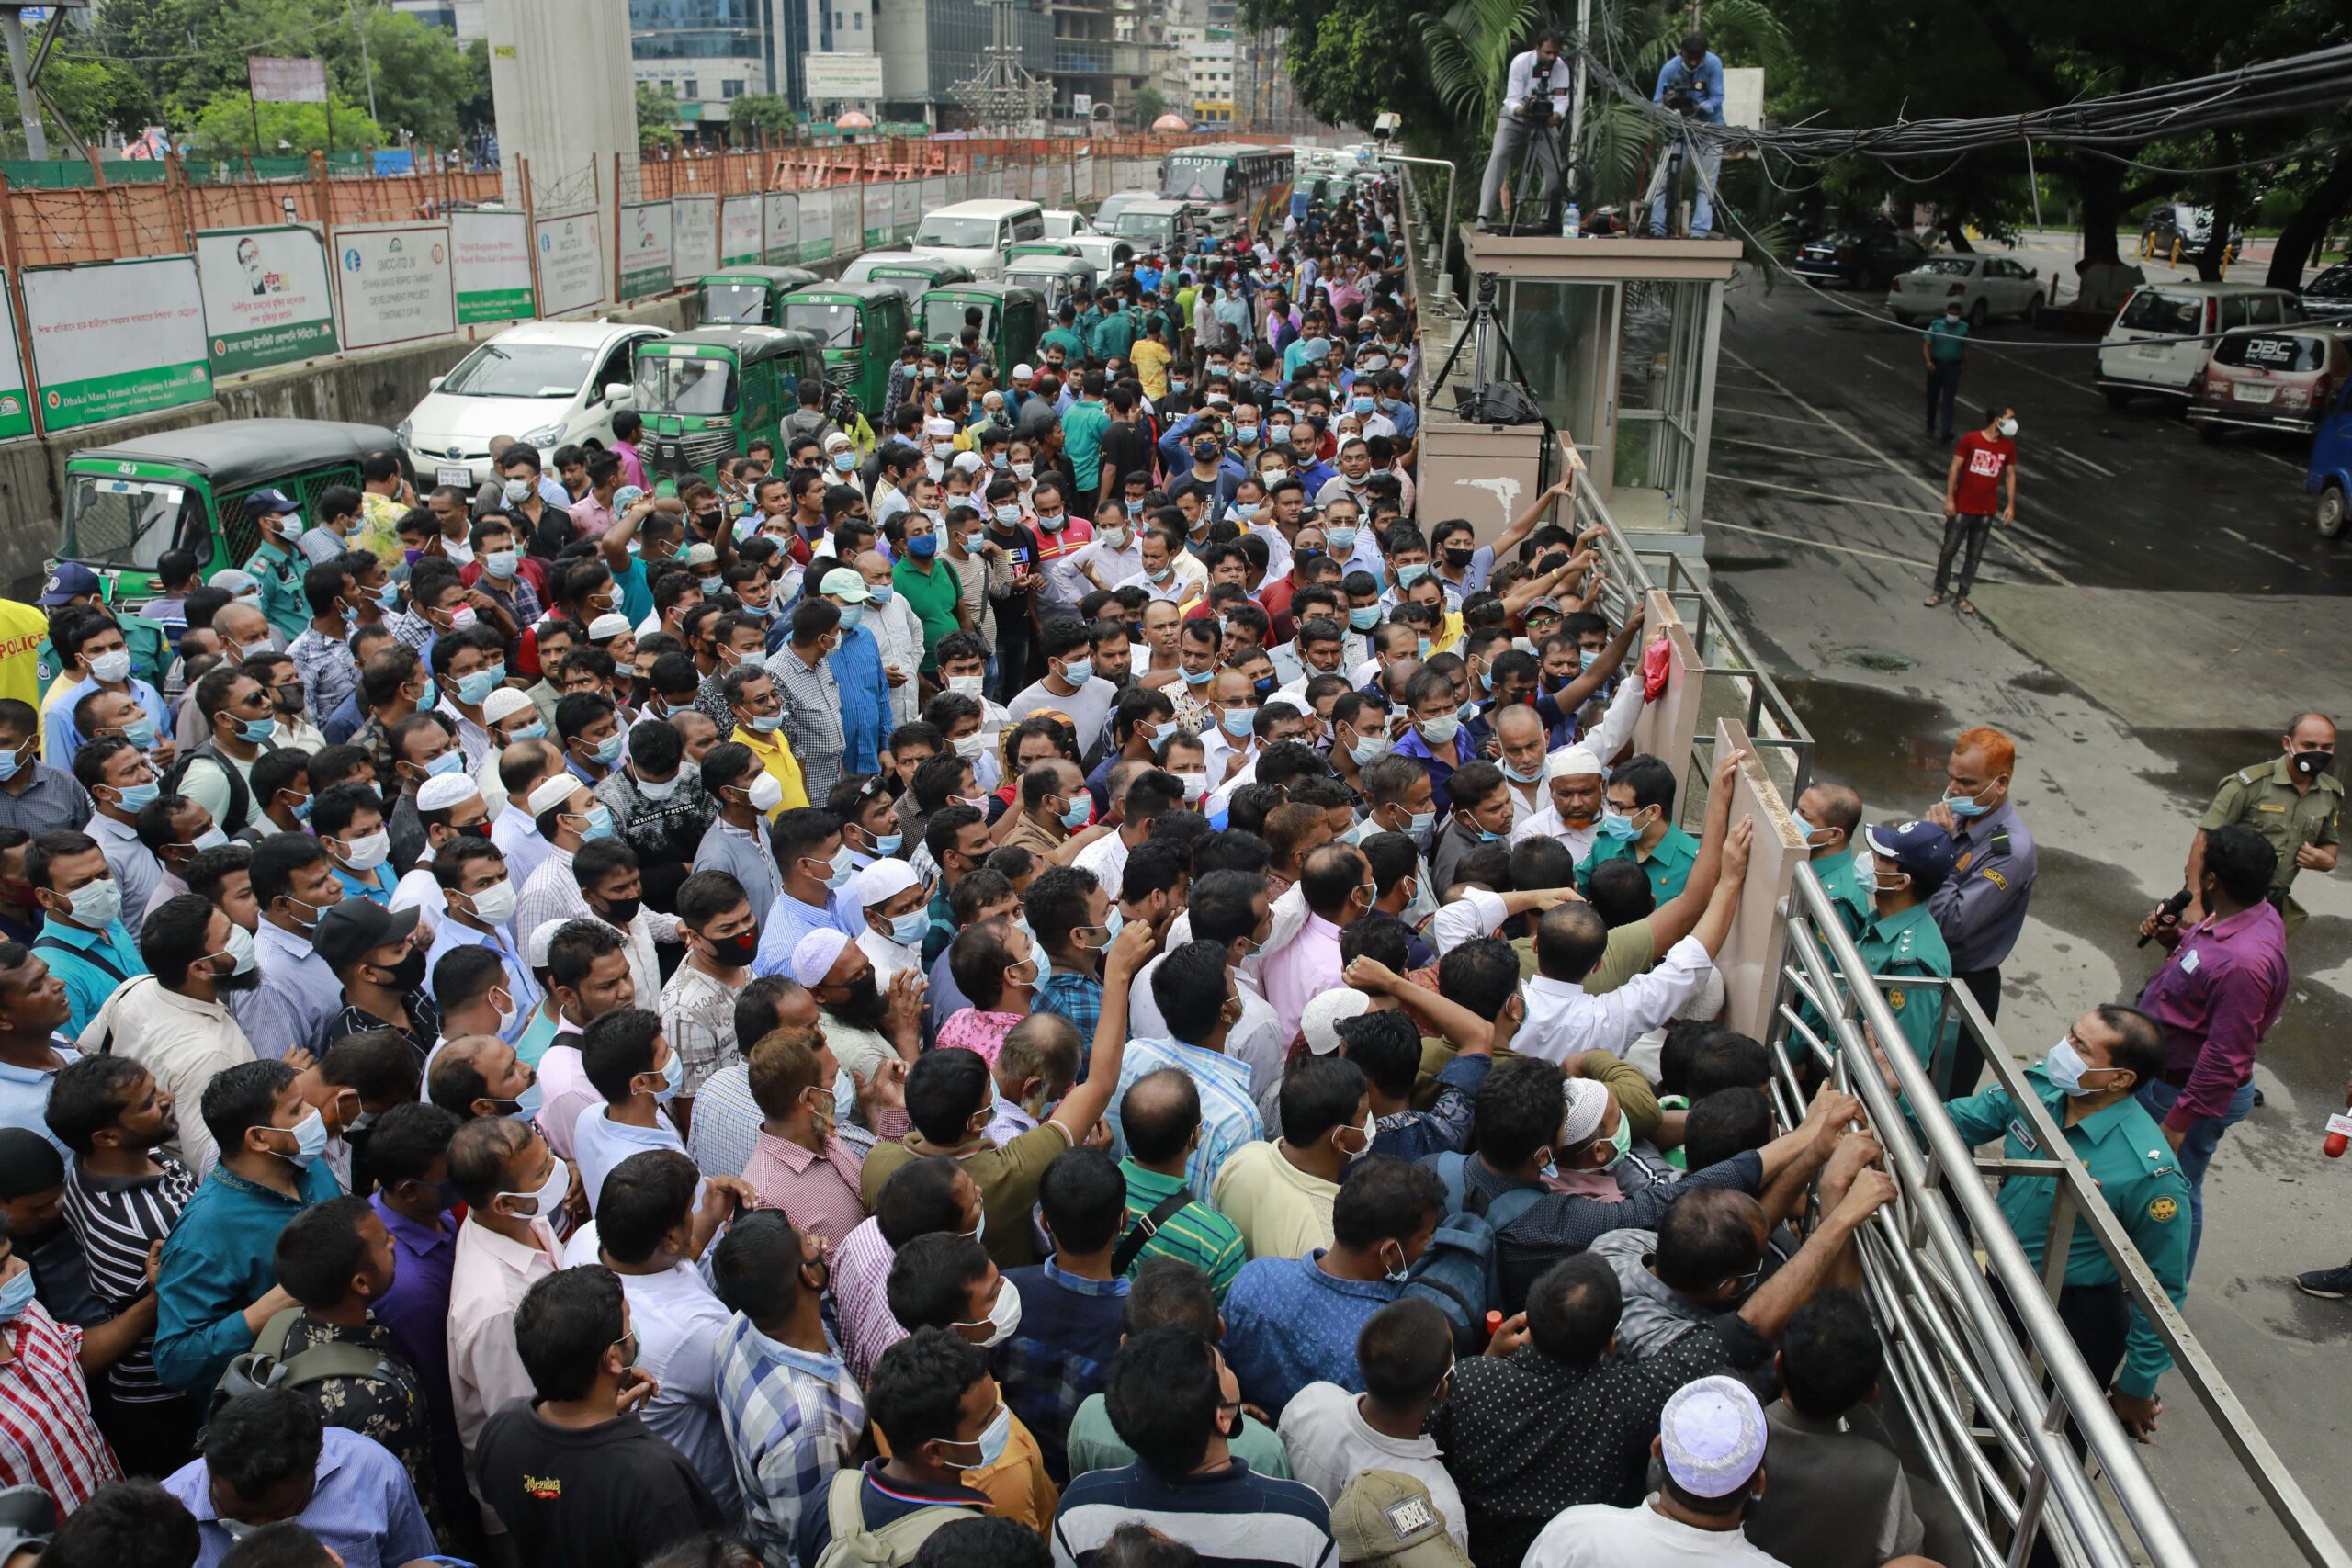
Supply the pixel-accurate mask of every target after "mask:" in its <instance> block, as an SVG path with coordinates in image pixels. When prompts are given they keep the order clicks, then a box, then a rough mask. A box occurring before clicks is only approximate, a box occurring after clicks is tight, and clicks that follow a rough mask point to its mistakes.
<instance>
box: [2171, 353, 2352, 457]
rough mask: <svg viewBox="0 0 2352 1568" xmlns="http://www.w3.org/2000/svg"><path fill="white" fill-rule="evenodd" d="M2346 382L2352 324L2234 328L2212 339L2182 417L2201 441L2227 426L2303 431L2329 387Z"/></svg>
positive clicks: (2326, 399) (2329, 396)
mask: <svg viewBox="0 0 2352 1568" xmlns="http://www.w3.org/2000/svg"><path fill="white" fill-rule="evenodd" d="M2347 381H2352V327H2341V326H2315V327H2282V328H2279V329H2278V331H2276V332H2267V333H2238V334H2236V335H2234V336H2231V337H2225V338H2223V339H2222V341H2221V342H2220V343H2218V344H2214V345H2213V357H2212V359H2211V362H2210V363H2208V364H2207V365H2206V367H2205V379H2204V384H2203V385H2202V386H2201V387H2199V389H2198V392H2197V395H2196V397H2194V398H2192V399H2190V400H2189V403H2188V423H2191V424H2193V425H2195V426H2197V433H2198V434H2199V435H2202V436H2203V437H2205V439H2206V440H2208V441H2218V440H2220V439H2221V436H2222V431H2223V430H2224V429H2225V428H2227V427H2228V426H2231V425H2235V426H2237V427H2239V428H2240V429H2243V430H2283V431H2287V432H2289V433H2290V434H2298V435H2309V434H2312V432H2313V431H2315V430H2317V429H2318V428H2319V422H2320V420H2321V418H2322V417H2323V416H2324V415H2325V414H2326V412H2327V409H2328V404H2329V403H2330V402H2331V401H2332V400H2334V398H2335V389H2337V388H2339V387H2341V386H2344V385H2345V384H2346V382H2347Z"/></svg>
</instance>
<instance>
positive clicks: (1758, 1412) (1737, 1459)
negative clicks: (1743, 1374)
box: [1595, 1086, 1765, 1497]
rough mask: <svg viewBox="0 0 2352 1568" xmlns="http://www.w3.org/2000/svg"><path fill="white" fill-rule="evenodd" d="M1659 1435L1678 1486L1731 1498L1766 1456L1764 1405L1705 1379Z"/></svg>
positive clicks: (1664, 1421)
mask: <svg viewBox="0 0 2352 1568" xmlns="http://www.w3.org/2000/svg"><path fill="white" fill-rule="evenodd" d="M1595 1087H1598V1086H1595ZM1658 1438H1659V1443H1658V1446H1659V1447H1660V1448H1661V1449H1663V1450H1665V1452H1666V1472H1667V1473H1668V1475H1670V1476H1672V1477H1674V1483H1675V1484H1676V1485H1678V1486H1679V1487H1681V1488H1682V1490H1684V1491H1685V1492H1688V1493H1690V1494H1691V1495H1692V1496H1694V1497H1727V1496H1729V1495H1731V1494H1733V1493H1734V1492H1736V1491H1738V1490H1739V1489H1740V1488H1741V1487H1743V1486H1745V1485H1747V1483H1748V1481H1749V1479H1750V1478H1751V1477H1753V1476H1754V1475H1755V1473H1756V1467H1757V1466H1758V1465H1759V1464H1761V1463H1762V1462H1763V1461H1764V1440H1765V1426H1764V1407H1763V1406H1762V1405H1760V1404H1758V1403H1757V1402H1756V1395H1755V1394H1754V1393H1750V1392H1749V1391H1748V1388H1747V1384H1745V1383H1743V1382H1738V1381H1737V1380H1736V1379H1734V1378H1727V1377H1721V1376H1717V1377H1706V1378H1701V1379H1699V1380H1698V1381H1697V1382H1688V1383H1684V1384H1683V1385H1682V1386H1681V1387H1680V1388H1679V1389H1677V1390H1676V1391H1675V1392H1674V1396H1673V1397H1672V1398H1671V1399H1668V1401H1667V1402H1666V1409H1665V1411H1664V1412H1663V1413H1662V1414H1661V1415H1660V1416H1659V1417H1658Z"/></svg>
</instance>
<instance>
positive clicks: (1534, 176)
mask: <svg viewBox="0 0 2352 1568" xmlns="http://www.w3.org/2000/svg"><path fill="white" fill-rule="evenodd" d="M1546 112H1547V113H1548V109H1547V111H1546ZM1564 130H1566V125H1565V123H1563V124H1562V125H1560V126H1552V125H1545V126H1544V127H1542V128H1541V129H1540V130H1539V129H1533V128H1531V130H1530V134H1529V135H1528V137H1527V139H1526V140H1525V141H1522V142H1521V143H1520V148H1519V168H1518V169H1517V170H1516V171H1515V172H1514V174H1513V175H1512V177H1511V183H1510V221H1509V222H1508V223H1506V224H1504V225H1503V226H1502V229H1501V232H1503V233H1506V234H1556V233H1558V232H1559V231H1560V203H1561V202H1562V201H1563V200H1564V199H1565V198H1566V193H1567V188H1568V166H1567V160H1566V157H1565V156H1564V155H1563V152H1562V148H1561V145H1560V139H1561V133H1562V132H1563V131H1564ZM1547 147H1548V148H1549V149H1550V151H1551V154H1552V164H1553V167H1554V169H1555V171H1556V172H1557V174H1558V175H1559V183H1558V184H1557V186H1555V188H1554V190H1553V192H1552V195H1551V197H1550V198H1549V199H1545V198H1544V196H1543V190H1544V183H1543V180H1544V160H1543V158H1542V157H1541V156H1540V153H1541V152H1542V151H1543V150H1544V149H1545V148H1547Z"/></svg>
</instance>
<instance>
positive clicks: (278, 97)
mask: <svg viewBox="0 0 2352 1568" xmlns="http://www.w3.org/2000/svg"><path fill="white" fill-rule="evenodd" d="M245 85H246V86H247V88H248V89H249V90H251V92H252V93H253V96H254V102H255V103H261V104H322V103H325V102H326V101H327V62H325V61H323V60H273V59H270V58H269V57H268V56H266V55H260V54H253V55H247V56H246V57H245Z"/></svg>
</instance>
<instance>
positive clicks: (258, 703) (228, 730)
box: [168, 664, 277, 833]
mask: <svg viewBox="0 0 2352 1568" xmlns="http://www.w3.org/2000/svg"><path fill="white" fill-rule="evenodd" d="M196 710H197V711H198V713H200V714H203V715H204V716H206V717H207V718H208V719H209V721H210V724H211V734H210V735H209V737H207V738H206V739H205V740H204V741H203V742H202V743H201V744H200V745H198V746H197V747H196V748H195V749H194V750H191V751H190V752H189V753H188V754H187V756H186V757H185V758H183V759H182V760H181V761H180V764H179V766H178V768H176V769H175V770H174V771H175V773H176V774H177V775H178V776H177V777H176V778H174V779H172V780H170V781H168V782H169V783H170V784H171V785H172V787H173V789H174V790H175V792H176V793H178V794H181V795H187V797H188V798H189V799H191V800H193V801H195V802H197V803H198V805H200V806H202V807H204V808H205V809H206V810H207V811H209V812H210V813H212V820H213V822H214V823H215V824H217V825H218V826H219V827H220V830H221V831H222V832H224V833H236V832H239V831H241V830H242V829H243V828H244V827H245V826H246V824H248V823H250V822H251V821H252V820H253V819H254V817H255V816H256V815H258V813H257V812H256V811H255V810H254V801H253V791H252V790H251V789H250V788H249V787H248V786H247V784H246V780H247V778H248V777H249V776H250V775H251V773H252V772H253V765H254V758H256V757H258V756H260V755H261V753H262V748H263V747H265V746H266V745H268V744H269V743H270V734H271V732H272V731H273V730H274V729H275V728H277V705H275V704H274V703H272V702H271V701H270V695H269V691H268V689H267V688H266V687H265V686H264V685H263V684H262V683H261V682H259V681H256V680H254V678H253V677H252V676H250V675H248V674H246V673H245V672H244V671H243V670H242V669H240V668H238V667H237V666H235V665H233V664H223V665H221V666H220V667H219V668H218V669H216V670H213V671H210V672H209V673H208V674H207V675H206V676H205V677H204V679H202V680H201V681H198V682H197V683H196Z"/></svg>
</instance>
